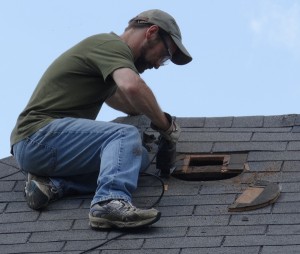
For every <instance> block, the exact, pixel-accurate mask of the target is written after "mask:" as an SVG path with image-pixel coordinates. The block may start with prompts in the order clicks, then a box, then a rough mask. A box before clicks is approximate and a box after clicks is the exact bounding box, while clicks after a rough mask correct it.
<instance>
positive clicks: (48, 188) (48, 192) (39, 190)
mask: <svg viewBox="0 0 300 254" xmlns="http://www.w3.org/2000/svg"><path fill="white" fill-rule="evenodd" d="M58 197H59V195H58V191H57V190H56V189H55V188H54V186H53V184H52V183H51V181H50V179H49V178H48V177H40V176H35V175H32V174H30V173H28V181H27V182H26V185H25V198H26V201H27V204H28V206H29V207H30V208H31V209H34V210H39V209H42V208H45V207H46V206H47V205H48V204H49V203H50V202H52V201H54V200H57V199H58Z"/></svg>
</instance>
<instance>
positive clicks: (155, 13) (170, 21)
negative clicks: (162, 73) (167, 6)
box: [130, 9, 193, 65]
mask: <svg viewBox="0 0 300 254" xmlns="http://www.w3.org/2000/svg"><path fill="white" fill-rule="evenodd" d="M132 20H143V21H146V22H148V23H150V24H153V25H157V26H159V27H160V28H161V29H163V30H164V31H165V32H167V33H168V34H169V35H170V36H171V38H172V40H173V41H174V43H175V44H176V45H177V47H178V50H177V51H176V52H175V53H174V55H173V56H172V60H171V61H172V62H173V63H174V64H178V65H184V64H187V63H189V62H190V61H192V59H193V58H192V57H191V55H190V54H189V52H188V51H187V49H186V48H185V47H184V46H183V44H182V38H181V32H180V29H179V27H178V25H177V23H176V21H175V19H174V18H173V17H172V16H171V15H170V14H168V13H166V12H164V11H161V10H158V9H153V10H148V11H144V12H142V13H140V14H139V15H137V16H136V17H134V18H133V19H131V20H130V21H132Z"/></svg>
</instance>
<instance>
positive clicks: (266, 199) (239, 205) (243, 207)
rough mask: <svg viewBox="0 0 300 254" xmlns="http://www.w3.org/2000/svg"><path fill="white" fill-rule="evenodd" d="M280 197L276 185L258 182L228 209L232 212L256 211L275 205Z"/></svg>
mask: <svg viewBox="0 0 300 254" xmlns="http://www.w3.org/2000/svg"><path fill="white" fill-rule="evenodd" d="M279 195H280V188H279V186H278V184H276V183H269V182H258V183H256V184H254V186H251V187H248V188H247V189H246V190H245V191H244V192H243V193H242V194H241V195H240V196H239V197H238V198H237V199H236V201H235V202H234V203H233V204H232V205H230V206H229V207H228V210H229V211H230V212H242V211H248V210H255V209H258V208H262V207H265V206H267V205H270V204H272V203H274V202H275V201H276V200H277V198H278V197H279Z"/></svg>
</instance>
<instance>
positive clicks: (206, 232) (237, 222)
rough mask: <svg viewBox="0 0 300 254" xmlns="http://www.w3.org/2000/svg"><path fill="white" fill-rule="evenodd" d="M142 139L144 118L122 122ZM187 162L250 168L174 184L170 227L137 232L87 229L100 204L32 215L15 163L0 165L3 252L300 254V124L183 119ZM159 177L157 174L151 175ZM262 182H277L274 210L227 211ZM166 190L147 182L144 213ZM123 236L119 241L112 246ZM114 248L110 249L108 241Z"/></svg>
mask: <svg viewBox="0 0 300 254" xmlns="http://www.w3.org/2000/svg"><path fill="white" fill-rule="evenodd" d="M116 121H117V122H123V123H130V124H133V125H136V126H138V127H139V128H140V129H141V130H146V131H149V132H150V133H151V130H150V129H148V126H149V122H148V121H147V119H145V118H143V117H125V118H119V119H117V120H116ZM177 121H178V122H179V124H180V125H181V127H182V131H183V132H182V135H181V137H180V142H179V143H178V146H177V151H178V152H179V153H182V154H186V153H199V154H211V153H212V154H222V153H226V154H230V153H245V154H247V165H248V167H247V169H248V170H245V171H244V172H243V173H242V174H241V175H239V176H237V177H235V178H232V179H228V180H221V181H183V180H179V179H176V178H173V177H171V178H169V179H167V180H165V184H166V185H167V186H168V188H167V190H166V191H165V194H164V196H163V198H162V200H161V201H160V203H159V205H158V209H159V210H160V211H161V212H162V217H161V219H160V220H159V221H158V222H157V223H155V224H154V225H152V226H151V227H150V228H147V229H143V230H137V231H136V232H132V231H129V232H125V234H123V235H121V234H122V233H123V232H120V231H96V230H92V229H90V228H89V226H88V212H89V205H90V201H91V198H92V194H91V195H85V196H74V197H67V198H64V199H62V200H59V201H57V202H54V203H52V204H51V205H49V207H48V208H47V209H46V210H44V211H41V212H38V211H33V210H31V209H30V208H28V207H27V204H26V202H25V200H24V194H23V190H24V180H25V177H24V176H23V174H22V173H20V171H19V169H18V166H17V164H16V162H15V161H14V159H13V157H8V158H4V159H2V160H1V161H0V181H1V183H0V234H1V236H0V253H82V252H83V251H85V250H88V249H90V248H93V247H95V246H97V245H99V244H101V243H105V242H106V244H104V245H103V246H102V247H99V248H97V249H95V250H93V251H91V252H88V253H101V254H108V253H112V254H115V253H122V254H127V253H128V254H129V253H130V254H135V253H151V254H160V253H163V254H189V253H202V254H227V253H228V254H229V253H230V254H240V253H243V254H271V253H272V254H282V253H287V254H290V253H300V184H299V182H300V115H282V116H250V117H217V118H188V117H187V118H178V119H177ZM149 170H150V171H151V170H152V171H155V165H152V166H151V167H150V169H149ZM256 180H265V181H269V182H272V183H278V184H279V185H280V188H281V194H280V196H279V198H278V200H277V201H276V202H275V203H273V204H272V205H269V206H266V207H264V208H261V209H257V210H253V211H247V212H228V206H229V205H231V204H232V203H233V202H234V201H235V200H236V198H237V197H238V196H239V195H240V194H241V193H242V192H243V190H245V189H246V188H247V187H248V186H249V184H251V183H253V182H254V181H256ZM160 193H161V186H160V183H159V182H158V181H157V180H156V179H154V178H151V177H141V179H140V183H139V187H138V190H137V191H136V193H135V194H134V200H133V202H134V204H135V205H137V206H138V207H142V206H145V205H149V204H151V203H153V202H154V201H155V200H156V199H157V198H158V196H159V195H160ZM114 237H117V238H116V239H113V238H114ZM110 239H112V240H111V241H109V242H107V241H108V240H110Z"/></svg>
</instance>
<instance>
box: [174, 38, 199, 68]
mask: <svg viewBox="0 0 300 254" xmlns="http://www.w3.org/2000/svg"><path fill="white" fill-rule="evenodd" d="M170 36H171V37H172V40H173V41H174V43H175V44H176V46H177V47H178V49H177V51H176V52H175V53H174V55H173V56H172V60H171V61H172V62H173V63H174V64H177V65H184V64H187V63H189V62H191V61H192V60H193V58H192V57H191V55H190V53H189V52H188V51H187V49H186V48H185V47H184V46H183V44H182V42H181V40H179V39H178V38H177V37H176V36H174V35H172V34H171V35H170Z"/></svg>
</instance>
